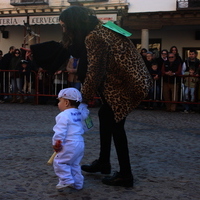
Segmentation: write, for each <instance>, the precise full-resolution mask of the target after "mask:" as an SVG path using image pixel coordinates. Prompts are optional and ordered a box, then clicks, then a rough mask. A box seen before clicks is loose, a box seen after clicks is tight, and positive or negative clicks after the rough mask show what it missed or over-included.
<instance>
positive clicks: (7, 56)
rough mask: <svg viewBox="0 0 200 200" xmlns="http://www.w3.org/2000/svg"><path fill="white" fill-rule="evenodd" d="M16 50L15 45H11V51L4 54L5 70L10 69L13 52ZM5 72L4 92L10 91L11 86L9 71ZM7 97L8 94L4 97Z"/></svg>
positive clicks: (3, 66)
mask: <svg viewBox="0 0 200 200" xmlns="http://www.w3.org/2000/svg"><path fill="white" fill-rule="evenodd" d="M14 50H15V47H14V46H11V47H10V48H9V52H8V53H6V54H4V56H3V58H2V68H1V69H3V70H9V67H10V62H11V59H12V57H13V52H14ZM4 73H5V76H4V77H5V80H3V85H2V87H3V92H4V93H8V92H9V86H10V83H9V77H8V72H4ZM4 98H6V96H5V97H4Z"/></svg>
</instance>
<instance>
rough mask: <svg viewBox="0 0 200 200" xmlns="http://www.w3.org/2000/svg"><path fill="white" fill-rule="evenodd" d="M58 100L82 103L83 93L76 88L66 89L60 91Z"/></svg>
mask: <svg viewBox="0 0 200 200" xmlns="http://www.w3.org/2000/svg"><path fill="white" fill-rule="evenodd" d="M58 98H64V99H69V100H74V101H76V102H81V101H82V96H81V93H80V91H79V90H77V89H76V88H65V89H62V90H60V92H59V94H58Z"/></svg>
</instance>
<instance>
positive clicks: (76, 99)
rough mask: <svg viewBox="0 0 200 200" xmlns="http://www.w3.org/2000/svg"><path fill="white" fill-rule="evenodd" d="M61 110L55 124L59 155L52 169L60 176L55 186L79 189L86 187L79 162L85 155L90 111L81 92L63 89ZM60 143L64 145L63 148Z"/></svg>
mask: <svg viewBox="0 0 200 200" xmlns="http://www.w3.org/2000/svg"><path fill="white" fill-rule="evenodd" d="M58 99H59V103H58V108H59V110H60V111H61V112H60V113H59V114H58V115H57V116H56V125H55V126H54V127H53V130H54V132H55V133H54V136H53V138H52V144H53V148H54V150H55V151H56V152H57V155H56V156H55V158H54V162H53V167H54V171H55V173H56V175H57V176H58V177H59V183H58V184H57V185H56V188H57V189H58V191H62V190H63V189H64V188H66V187H72V188H75V189H77V190H80V189H82V188H83V180H84V178H83V176H82V174H81V168H80V161H81V159H82V157H83V154H84V139H83V137H82V134H83V133H84V128H83V121H84V120H85V119H86V118H87V117H88V115H89V110H88V109H87V105H86V104H81V109H79V108H78V106H79V104H80V102H81V101H82V96H81V93H80V92H79V91H78V90H77V89H76V88H66V89H62V90H61V91H60V92H59V94H58ZM58 141H59V142H61V144H60V145H56V144H58Z"/></svg>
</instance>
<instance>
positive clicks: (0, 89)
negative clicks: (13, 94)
mask: <svg viewBox="0 0 200 200" xmlns="http://www.w3.org/2000/svg"><path fill="white" fill-rule="evenodd" d="M2 58H3V51H1V50H0V70H1V69H2ZM0 93H3V72H1V71H0ZM3 98H4V95H0V103H4V99H3Z"/></svg>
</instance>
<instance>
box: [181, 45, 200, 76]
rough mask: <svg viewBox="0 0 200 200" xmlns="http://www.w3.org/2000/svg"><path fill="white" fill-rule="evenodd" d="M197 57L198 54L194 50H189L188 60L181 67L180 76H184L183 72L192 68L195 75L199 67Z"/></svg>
mask: <svg viewBox="0 0 200 200" xmlns="http://www.w3.org/2000/svg"><path fill="white" fill-rule="evenodd" d="M197 56H198V52H197V51H196V50H194V49H191V50H189V56H188V58H187V59H186V60H185V61H184V63H183V65H182V74H184V73H185V72H188V71H189V68H191V67H192V68H194V69H195V72H196V73H197V71H198V68H199V65H200V61H199V59H198V58H197Z"/></svg>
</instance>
